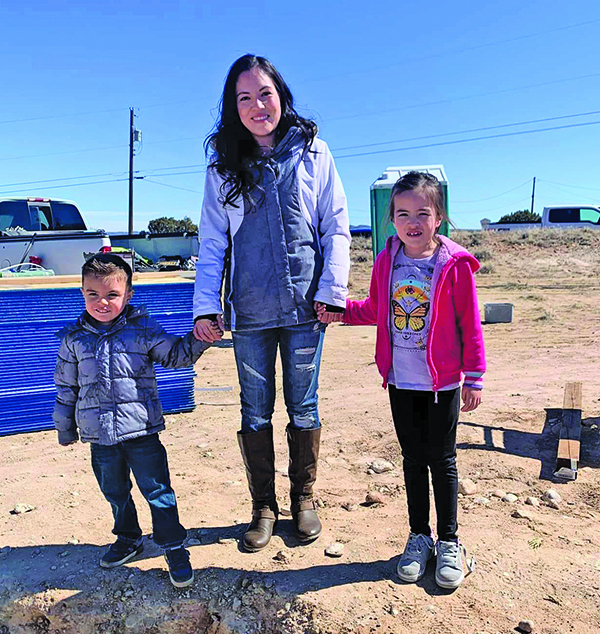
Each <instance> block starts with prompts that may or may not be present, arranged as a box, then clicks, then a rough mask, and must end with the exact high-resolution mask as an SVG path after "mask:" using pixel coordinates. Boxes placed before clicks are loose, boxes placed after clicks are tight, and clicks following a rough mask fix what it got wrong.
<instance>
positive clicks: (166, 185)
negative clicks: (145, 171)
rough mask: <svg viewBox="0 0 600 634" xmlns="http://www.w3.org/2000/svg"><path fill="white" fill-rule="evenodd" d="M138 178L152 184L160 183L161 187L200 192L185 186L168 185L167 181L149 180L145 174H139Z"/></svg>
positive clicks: (194, 192)
mask: <svg viewBox="0 0 600 634" xmlns="http://www.w3.org/2000/svg"><path fill="white" fill-rule="evenodd" d="M139 178H140V180H143V181H144V182H146V183H153V184H154V185H162V186H163V187H169V188H171V189H180V190H181V191H184V192H192V193H193V194H202V192H199V191H197V190H195V189H187V188H186V187H177V186H175V185H168V184H167V183H161V182H159V181H155V180H151V179H149V178H146V177H145V176H140V177H139Z"/></svg>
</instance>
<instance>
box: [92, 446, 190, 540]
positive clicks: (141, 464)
mask: <svg viewBox="0 0 600 634" xmlns="http://www.w3.org/2000/svg"><path fill="white" fill-rule="evenodd" d="M90 446H91V453H92V468H93V470H94V474H95V476H96V480H98V484H99V485H100V490H101V491H102V493H103V494H104V497H105V498H106V499H107V500H108V502H110V505H111V507H112V512H113V517H114V520H115V525H114V528H113V531H112V532H113V533H114V534H115V535H116V536H117V537H118V538H119V539H120V540H122V541H126V542H131V543H135V542H138V541H139V540H140V538H141V536H142V529H141V528H140V525H139V522H138V517H137V512H136V510H135V505H134V503H133V498H132V497H131V488H132V485H131V475H130V474H131V472H133V475H134V476H135V480H136V482H137V485H138V487H139V489H140V491H141V493H142V495H143V496H144V498H145V499H146V501H147V502H148V504H149V505H150V513H151V515H152V531H153V534H154V541H155V543H156V544H157V545H158V546H161V547H162V548H176V547H177V546H181V544H183V540H184V539H185V537H186V530H185V528H183V526H182V525H181V524H180V523H179V514H178V512H177V502H176V500H175V493H174V492H173V489H172V488H171V479H170V477H169V465H168V464H167V452H166V451H165V448H164V447H163V445H162V443H161V442H160V439H159V438H158V434H150V435H149V436H141V437H140V438H134V439H133V440H125V441H123V442H120V443H118V444H116V445H99V444H97V443H91V445H90Z"/></svg>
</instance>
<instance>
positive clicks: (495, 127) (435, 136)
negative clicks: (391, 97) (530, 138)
mask: <svg viewBox="0 0 600 634" xmlns="http://www.w3.org/2000/svg"><path fill="white" fill-rule="evenodd" d="M596 114H600V110H591V111H590V112H578V113H575V114H564V115H559V116H557V117H546V118H544V119H531V120H530V121H517V122H515V123H502V124H500V125H490V126H486V127H484V128H472V129H470V130H459V131H457V132H444V133H441V134H428V135H426V136H414V137H408V138H406V139H396V140H395V141H380V142H379V143H365V144H364V145H349V146H347V147H342V148H335V149H332V150H331V151H332V152H345V151H346V150H359V149H362V148H365V147H377V146H380V145H391V144H393V143H406V142H408V141H422V140H425V139H438V138H441V137H446V136H456V135H457V134H471V133H472V132H485V131H487V130H499V129H501V128H512V127H514V126H519V125H530V124H533V123H546V122H547V121H559V120H562V119H574V118H575V117H588V116H591V115H596Z"/></svg>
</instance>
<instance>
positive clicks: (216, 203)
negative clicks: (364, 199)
mask: <svg viewBox="0 0 600 634" xmlns="http://www.w3.org/2000/svg"><path fill="white" fill-rule="evenodd" d="M316 133H317V127H316V125H315V123H314V122H313V121H310V120H308V119H304V118H303V117H301V116H299V115H298V113H297V112H296V111H295V110H294V100H293V97H292V94H291V92H290V89H289V88H288V86H287V84H286V83H285V81H284V80H283V77H282V76H281V75H280V74H279V73H278V72H277V70H276V69H275V68H274V67H273V65H272V64H271V63H270V62H269V61H268V60H267V59H265V58H264V57H256V56H254V55H244V56H243V57H241V58H240V59H238V60H237V61H236V62H234V64H233V65H232V66H231V68H230V69H229V73H228V75H227V79H226V81H225V87H224V90H223V96H222V98H221V112H220V119H219V121H218V122H217V125H216V131H215V132H214V133H213V134H211V135H209V137H208V138H207V143H206V147H207V152H208V151H211V153H212V155H211V161H210V164H209V168H208V170H207V173H206V186H205V190H204V204H203V207H202V216H201V218H200V228H199V235H200V238H201V241H200V249H199V253H198V263H197V267H196V286H195V294H194V317H195V320H196V326H195V333H196V337H197V338H198V339H200V340H202V341H205V342H208V343H210V342H212V341H215V340H217V339H220V337H221V330H222V328H223V321H222V318H221V313H222V309H221V297H220V295H221V280H222V279H223V274H224V273H225V300H226V319H225V321H226V322H227V325H228V326H230V327H231V330H232V337H233V347H234V353H235V359H236V363H237V370H238V376H239V382H240V396H241V405H242V421H241V430H240V431H239V432H238V442H239V446H240V449H241V452H242V458H243V460H244V465H245V467H246V475H247V477H248V484H249V488H250V494H251V497H252V509H253V510H252V521H251V523H250V526H249V527H248V530H247V531H246V533H245V534H244V537H243V541H242V544H243V547H244V548H245V549H246V550H248V551H251V552H254V551H257V550H261V549H262V548H264V547H265V546H266V545H267V544H268V543H269V540H270V538H271V534H272V531H273V528H274V526H275V523H276V521H277V515H278V508H277V502H276V498H275V452H274V449H273V428H272V425H271V418H272V415H273V409H274V404H275V359H276V355H277V348H278V347H279V350H280V355H281V362H282V368H283V393H284V398H285V404H286V408H287V412H288V417H289V424H288V426H287V440H288V447H289V455H290V461H289V472H288V473H289V480H290V497H291V512H292V518H293V521H294V526H295V530H296V535H297V537H298V539H299V540H300V541H301V542H309V541H312V540H314V539H316V538H317V537H318V536H319V535H320V533H321V523H320V521H319V518H318V517H317V514H316V511H315V509H316V507H315V503H314V499H313V485H314V483H315V479H316V475H317V460H318V455H319V442H320V435H321V423H320V421H319V414H318V411H317V385H318V377H319V365H320V362H321V351H322V347H323V336H324V333H325V325H324V324H321V323H320V322H319V321H318V320H317V316H316V314H315V302H316V301H318V302H321V303H323V304H326V305H327V306H328V308H329V310H330V311H335V310H336V309H337V310H341V311H343V310H344V307H345V305H346V296H347V283H348V271H349V268H350V230H349V224H348V210H347V207H346V197H345V195H344V191H343V189H342V184H341V182H340V179H339V176H338V174H337V172H336V169H335V166H334V164H333V158H332V156H331V153H330V152H329V149H328V147H327V145H326V144H325V143H324V142H323V141H321V140H320V139H317V138H316ZM226 256H227V257H226ZM226 260H227V261H228V266H225V261H226ZM215 319H216V322H217V324H218V326H219V327H220V328H221V330H218V331H217V330H216V329H213V328H212V327H211V323H212V321H213V320H215Z"/></svg>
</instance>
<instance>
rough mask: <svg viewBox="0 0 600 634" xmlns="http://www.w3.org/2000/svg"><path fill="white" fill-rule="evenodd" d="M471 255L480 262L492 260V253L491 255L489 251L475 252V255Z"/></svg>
mask: <svg viewBox="0 0 600 634" xmlns="http://www.w3.org/2000/svg"><path fill="white" fill-rule="evenodd" d="M473 255H474V256H475V257H476V258H477V259H478V260H479V261H480V262H485V261H486V260H491V259H492V253H491V251H488V250H487V249H484V250H483V251H475V253H473Z"/></svg>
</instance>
